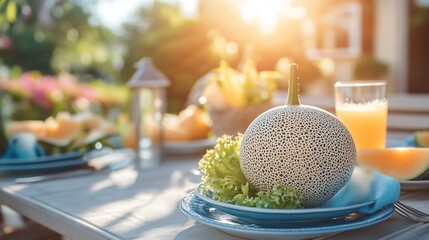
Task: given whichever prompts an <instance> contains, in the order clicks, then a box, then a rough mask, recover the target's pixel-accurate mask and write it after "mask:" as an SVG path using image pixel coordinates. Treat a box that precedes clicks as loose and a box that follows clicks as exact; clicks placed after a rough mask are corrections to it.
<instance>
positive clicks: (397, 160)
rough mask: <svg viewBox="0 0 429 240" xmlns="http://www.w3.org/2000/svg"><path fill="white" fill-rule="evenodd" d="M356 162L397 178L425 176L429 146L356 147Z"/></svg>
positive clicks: (428, 161)
mask: <svg viewBox="0 0 429 240" xmlns="http://www.w3.org/2000/svg"><path fill="white" fill-rule="evenodd" d="M357 163H358V165H360V166H362V167H367V168H370V169H373V170H376V171H378V172H381V173H383V174H385V175H388V176H390V177H393V178H396V179H398V180H413V179H421V178H425V177H427V176H426V175H428V174H427V173H428V170H429V148H387V149H358V150H357Z"/></svg>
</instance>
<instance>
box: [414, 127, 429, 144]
mask: <svg viewBox="0 0 429 240" xmlns="http://www.w3.org/2000/svg"><path fill="white" fill-rule="evenodd" d="M414 137H415V139H416V144H417V146H418V147H429V131H416V132H415V133H414Z"/></svg>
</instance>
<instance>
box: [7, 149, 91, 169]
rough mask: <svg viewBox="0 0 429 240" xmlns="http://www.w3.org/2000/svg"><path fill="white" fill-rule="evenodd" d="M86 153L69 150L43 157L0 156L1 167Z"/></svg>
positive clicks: (46, 161)
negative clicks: (11, 157)
mask: <svg viewBox="0 0 429 240" xmlns="http://www.w3.org/2000/svg"><path fill="white" fill-rule="evenodd" d="M83 155H84V152H68V153H61V154H54V155H49V156H43V157H35V158H13V159H9V158H0V167H2V166H9V165H16V164H24V165H28V164H39V163H48V162H56V161H64V160H69V159H76V158H81V157H82V156H83Z"/></svg>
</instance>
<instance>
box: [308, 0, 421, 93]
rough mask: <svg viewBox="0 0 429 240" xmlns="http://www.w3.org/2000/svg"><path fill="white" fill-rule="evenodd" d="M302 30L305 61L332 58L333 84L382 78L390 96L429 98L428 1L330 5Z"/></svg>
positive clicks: (384, 0) (386, 0) (374, 0)
mask: <svg viewBox="0 0 429 240" xmlns="http://www.w3.org/2000/svg"><path fill="white" fill-rule="evenodd" d="M303 31H304V34H305V35H306V39H307V40H306V43H305V44H306V55H307V57H309V58H311V59H314V60H316V61H318V60H321V59H324V58H328V59H330V60H331V61H332V64H331V68H330V69H329V65H328V69H327V71H328V72H329V74H330V75H331V79H332V81H334V82H335V81H340V80H341V81H345V80H355V79H367V80H375V79H383V80H387V81H388V84H389V92H393V93H429V64H428V63H429V47H428V46H429V45H428V44H427V42H429V1H428V0H349V1H334V2H333V3H332V4H331V6H330V7H329V8H326V9H325V11H324V12H323V13H321V16H319V17H318V18H316V19H314V18H313V19H311V18H310V19H309V20H307V21H304V23H303ZM363 56H365V57H363Z"/></svg>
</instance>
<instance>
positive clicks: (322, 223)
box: [179, 192, 394, 239]
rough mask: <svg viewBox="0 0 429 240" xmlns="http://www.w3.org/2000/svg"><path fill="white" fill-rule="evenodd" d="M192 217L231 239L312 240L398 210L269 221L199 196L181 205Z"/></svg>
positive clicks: (190, 198) (358, 226) (364, 224)
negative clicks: (238, 213)
mask: <svg viewBox="0 0 429 240" xmlns="http://www.w3.org/2000/svg"><path fill="white" fill-rule="evenodd" d="M179 207H180V209H181V211H182V212H183V213H184V214H185V215H187V216H188V217H190V218H192V219H194V220H195V221H197V222H200V223H202V224H205V225H208V226H211V227H214V228H217V229H219V230H221V231H224V232H226V233H229V234H231V235H235V236H239V237H244V238H250V239H286V238H287V239H308V238H315V237H321V236H325V235H328V234H332V233H336V232H341V231H346V230H352V229H358V228H363V227H367V226H371V225H373V224H376V223H379V222H381V221H384V220H386V219H388V218H389V217H390V216H391V215H392V213H393V211H394V208H393V206H392V205H389V206H386V207H384V208H382V209H380V210H379V211H377V212H375V213H373V214H365V215H359V214H350V215H347V216H342V217H338V218H330V219H324V220H316V221H304V222H301V221H295V222H291V221H286V222H284V221H269V220H255V219H248V218H246V217H241V216H240V217H238V216H235V215H231V214H229V213H227V212H225V211H223V209H221V208H217V207H214V206H213V205H211V204H209V203H207V202H205V201H204V200H203V199H201V198H199V197H197V196H196V193H195V192H192V193H190V194H189V195H188V196H186V197H185V198H184V199H183V200H182V201H181V202H180V205H179Z"/></svg>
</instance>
